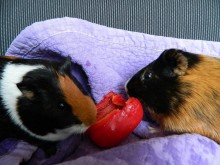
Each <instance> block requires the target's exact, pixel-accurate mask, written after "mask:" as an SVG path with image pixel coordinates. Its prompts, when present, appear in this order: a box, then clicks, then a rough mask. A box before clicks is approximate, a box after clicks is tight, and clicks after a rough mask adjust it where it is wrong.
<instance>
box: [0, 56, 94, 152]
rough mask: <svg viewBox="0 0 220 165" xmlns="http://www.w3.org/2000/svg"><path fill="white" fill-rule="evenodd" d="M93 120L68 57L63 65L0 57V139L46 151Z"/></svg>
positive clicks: (91, 106) (88, 100) (91, 105)
mask: <svg viewBox="0 0 220 165" xmlns="http://www.w3.org/2000/svg"><path fill="white" fill-rule="evenodd" d="M95 120H96V106H95V103H94V101H93V99H92V98H91V97H89V96H88V95H87V94H86V93H85V91H83V90H82V88H81V86H80V83H79V82H78V81H77V80H76V79H75V78H74V77H73V76H72V75H71V59H70V57H67V58H66V60H65V61H64V62H55V61H47V60H37V59H32V60H28V59H19V58H11V57H7V56H1V57H0V139H1V140H2V139H5V138H17V139H22V140H25V141H27V142H29V143H31V144H34V145H37V146H40V147H41V148H43V149H44V150H47V149H48V150H50V149H49V148H48V147H49V146H51V145H54V143H55V142H57V141H60V140H63V139H66V138H67V137H69V136H70V135H72V134H80V133H83V132H85V131H86V129H87V128H88V127H89V126H90V125H92V124H93V123H94V122H95ZM51 152H55V151H52V150H51ZM48 154H50V153H48Z"/></svg>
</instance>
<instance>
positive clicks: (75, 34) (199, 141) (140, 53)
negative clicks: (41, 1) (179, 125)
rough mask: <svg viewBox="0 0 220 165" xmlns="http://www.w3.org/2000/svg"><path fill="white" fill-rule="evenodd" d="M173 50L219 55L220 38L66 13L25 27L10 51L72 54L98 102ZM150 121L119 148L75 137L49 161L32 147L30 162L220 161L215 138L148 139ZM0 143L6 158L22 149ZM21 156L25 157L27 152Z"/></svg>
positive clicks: (121, 89)
mask: <svg viewBox="0 0 220 165" xmlns="http://www.w3.org/2000/svg"><path fill="white" fill-rule="evenodd" d="M169 48H178V49H183V50H186V51H190V52H194V53H199V54H206V55H210V56H215V57H220V43H218V42H212V41H201V40H191V39H188V40H186V39H177V38H169V37H163V36H154V35H148V34H143V33H136V32H129V31H125V30H119V29H113V28H109V27H105V26H101V25H97V24H94V23H90V22H87V21H85V20H80V19H75V18H68V17H66V18H58V19H52V20H47V21H43V22H37V23H34V24H32V25H31V26H29V27H27V28H25V29H24V30H23V31H22V32H21V33H20V34H19V35H18V36H17V37H16V38H15V40H14V41H13V42H12V44H11V45H10V47H9V49H8V50H7V52H6V55H14V56H19V57H22V58H27V59H34V58H41V59H50V60H61V59H62V58H63V57H65V56H70V57H71V58H72V62H73V68H72V74H73V75H74V76H76V77H77V79H78V80H79V81H80V82H81V83H82V84H83V86H84V88H86V89H87V90H90V91H91V96H93V98H94V100H95V101H96V102H99V101H100V100H101V99H102V97H103V96H104V95H105V94H106V93H108V92H109V91H114V92H117V93H120V94H123V95H124V96H126V93H125V89H124V84H125V82H126V81H127V80H128V79H129V78H130V77H131V76H132V75H133V74H135V73H136V72H137V71H138V70H139V69H141V68H142V67H144V66H146V65H147V64H148V63H150V62H151V61H153V60H154V59H156V58H157V57H158V56H159V55H160V53H161V52H162V51H164V49H169ZM88 84H89V85H88ZM89 88H90V89H89ZM148 124H149V123H148V122H145V121H143V122H141V124H140V125H139V127H138V128H137V129H136V130H135V135H134V134H131V135H130V136H129V137H128V138H127V139H126V140H125V141H124V142H123V143H122V144H121V145H120V146H118V147H114V148H111V149H105V150H103V149H99V148H97V147H96V146H95V145H93V144H92V143H91V142H90V141H89V139H87V138H86V137H85V138H83V139H81V138H80V137H78V136H73V137H70V138H68V139H67V140H65V141H64V142H61V143H60V144H59V145H60V146H62V147H63V154H62V155H61V156H60V155H59V154H60V153H58V154H57V155H54V156H53V157H52V158H50V159H45V158H44V157H43V156H42V154H40V151H39V150H37V151H36V152H35V153H34V150H33V151H30V152H29V154H30V153H31V154H32V153H34V154H33V155H32V158H30V159H29V163H30V164H54V163H59V162H60V163H61V164H160V165H163V164H184V165H185V164H201V165H202V164H218V163H219V162H220V146H219V145H218V144H217V143H215V142H214V141H212V140H210V139H208V138H206V137H203V136H200V135H196V134H182V135H170V136H163V135H157V136H154V138H151V139H148V138H149V133H148ZM207 129H208V128H207ZM159 136H161V137H159ZM140 137H141V138H142V139H141V138H140ZM79 141H80V142H81V143H80V142H79ZM2 143H3V144H5V142H2ZM18 144H20V143H18ZM6 145H7V144H6ZM8 145H10V144H8ZM1 146H2V145H0V153H2V152H3V153H2V154H1V155H2V157H4V158H5V157H7V156H9V155H10V153H12V152H13V151H14V150H15V148H17V147H18V145H17V146H15V147H14V146H13V147H14V148H12V149H11V150H10V152H5V153H4V150H3V149H2V147H1ZM3 146H4V145H3ZM62 147H61V148H62ZM9 148H10V147H9ZM65 149H66V152H64V151H65ZM1 151H2V152H1ZM98 151H99V152H98ZM39 155H41V156H39ZM20 156H21V157H24V160H27V159H26V155H25V154H24V153H22V155H20ZM0 161H1V158H0ZM12 161H13V160H12ZM12 164H13V163H12Z"/></svg>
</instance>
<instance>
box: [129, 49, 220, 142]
mask: <svg viewBox="0 0 220 165" xmlns="http://www.w3.org/2000/svg"><path fill="white" fill-rule="evenodd" d="M126 90H127V93H128V95H129V96H133V97H137V98H138V99H140V101H141V102H142V104H143V106H144V107H146V110H145V111H146V113H147V114H148V115H149V116H150V118H151V119H153V120H154V121H156V122H157V123H158V124H159V125H160V131H161V130H162V131H164V132H170V133H197V134H201V135H203V136H206V137H209V138H210V139H213V140H214V141H216V142H217V143H220V60H219V59H217V58H215V57H210V56H205V55H199V54H193V53H190V52H185V51H182V50H177V49H168V50H165V51H164V52H162V54H161V55H160V56H159V57H158V58H157V59H156V60H155V61H153V62H151V63H150V64H149V65H147V66H146V67H144V68H143V69H141V70H140V71H138V72H137V73H136V74H135V75H134V76H133V77H132V78H131V79H130V80H129V81H128V82H127V84H126Z"/></svg>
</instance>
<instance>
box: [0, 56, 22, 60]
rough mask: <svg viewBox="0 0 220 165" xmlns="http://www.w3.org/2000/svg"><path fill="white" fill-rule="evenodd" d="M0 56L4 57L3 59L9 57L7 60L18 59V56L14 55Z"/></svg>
mask: <svg viewBox="0 0 220 165" xmlns="http://www.w3.org/2000/svg"><path fill="white" fill-rule="evenodd" d="M0 58H5V59H9V60H15V59H18V57H15V56H0Z"/></svg>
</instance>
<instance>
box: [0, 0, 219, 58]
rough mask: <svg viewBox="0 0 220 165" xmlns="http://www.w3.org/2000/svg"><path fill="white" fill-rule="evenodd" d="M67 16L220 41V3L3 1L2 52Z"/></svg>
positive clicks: (0, 6) (205, 0) (193, 0)
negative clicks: (37, 25) (28, 30)
mask: <svg viewBox="0 0 220 165" xmlns="http://www.w3.org/2000/svg"><path fill="white" fill-rule="evenodd" d="M64 16H69V17H76V18H81V19H85V20H88V21H91V22H94V23H98V24H101V25H106V26H109V27H114V28H119V29H125V30H130V31H136V32H143V33H148V34H155V35H162V36H170V37H177V38H188V39H201V40H211V41H220V1H219V0H0V51H1V52H0V53H1V54H2V55H3V54H4V53H5V51H6V49H7V48H8V47H9V45H10V43H11V42H12V40H13V39H14V38H15V37H16V35H18V34H19V32H20V31H21V30H22V29H24V28H25V27H26V26H28V25H30V24H32V23H34V22H37V21H42V20H46V19H51V18H57V17H64ZM57 26H59V25H57Z"/></svg>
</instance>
